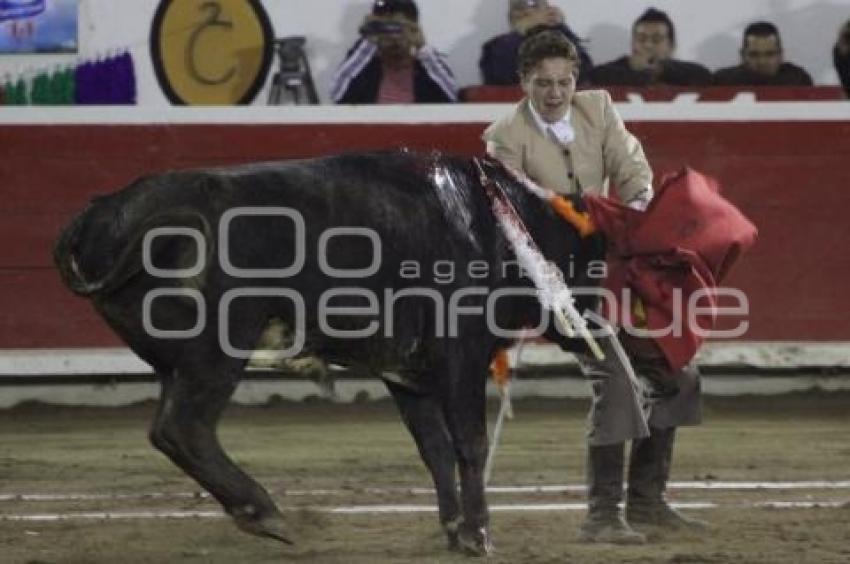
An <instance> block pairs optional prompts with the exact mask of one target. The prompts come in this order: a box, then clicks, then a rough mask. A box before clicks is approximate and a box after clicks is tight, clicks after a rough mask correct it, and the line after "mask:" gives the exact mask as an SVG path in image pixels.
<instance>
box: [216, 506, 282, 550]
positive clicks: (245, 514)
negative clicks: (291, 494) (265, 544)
mask: <svg viewBox="0 0 850 564" xmlns="http://www.w3.org/2000/svg"><path fill="white" fill-rule="evenodd" d="M231 516H232V517H233V521H234V522H235V523H236V526H237V527H239V528H240V529H242V530H243V531H245V532H246V533H249V534H252V535H256V536H258V537H265V538H269V539H274V540H276V541H280V542H282V543H286V544H295V543H293V542H292V540H291V539H290V538H289V533H288V531H287V527H286V523H285V522H284V520H283V517H282V516H281V515H280V514H279V513H275V514H272V515H267V516H266V517H257V516H256V514H255V513H254V512H252V511H234V512H232V513H231Z"/></svg>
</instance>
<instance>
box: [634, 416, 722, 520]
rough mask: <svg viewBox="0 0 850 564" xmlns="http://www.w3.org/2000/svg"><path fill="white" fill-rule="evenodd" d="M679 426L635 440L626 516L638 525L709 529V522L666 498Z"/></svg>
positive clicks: (656, 431) (651, 431)
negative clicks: (671, 505) (679, 507)
mask: <svg viewBox="0 0 850 564" xmlns="http://www.w3.org/2000/svg"><path fill="white" fill-rule="evenodd" d="M675 439H676V428H675V427H671V428H669V429H655V428H651V429H650V435H649V437H647V438H645V439H637V440H635V441H633V442H632V454H631V459H630V460H629V491H628V495H627V499H626V519H627V520H628V522H629V524H631V525H633V526H635V527H641V526H651V527H661V528H666V529H684V528H687V529H707V528H708V527H709V525H708V523H707V522H705V521H701V520H699V519H694V518H692V517H688V516H686V515H683V514H681V513H679V512H678V511H676V510H675V509H673V508H672V507H670V505H669V504H668V503H667V501H666V500H665V499H664V492H665V490H666V489H667V480H668V479H669V478H670V462H671V460H672V458H673V443H674V442H675Z"/></svg>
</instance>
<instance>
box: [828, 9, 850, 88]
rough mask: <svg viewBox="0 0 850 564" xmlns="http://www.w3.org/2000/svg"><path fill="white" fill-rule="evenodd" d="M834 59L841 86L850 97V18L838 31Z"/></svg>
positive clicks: (833, 51)
mask: <svg viewBox="0 0 850 564" xmlns="http://www.w3.org/2000/svg"><path fill="white" fill-rule="evenodd" d="M832 61H833V62H834V63H835V70H836V72H838V78H840V79H841V86H843V87H844V92H845V93H846V94H847V97H848V98H850V20H847V21H846V22H845V23H844V25H843V26H842V27H841V31H839V32H838V40H837V41H836V42H835V47H834V48H833V50H832Z"/></svg>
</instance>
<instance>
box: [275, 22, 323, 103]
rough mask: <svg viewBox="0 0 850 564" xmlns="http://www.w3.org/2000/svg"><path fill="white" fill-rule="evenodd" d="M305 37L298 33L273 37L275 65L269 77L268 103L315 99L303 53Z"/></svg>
mask: <svg viewBox="0 0 850 564" xmlns="http://www.w3.org/2000/svg"><path fill="white" fill-rule="evenodd" d="M306 41H307V40H306V39H305V38H304V37H302V36H297V37H295V36H293V37H283V38H281V39H275V41H274V48H275V52H276V53H277V59H278V65H279V69H278V71H277V72H276V73H275V74H274V76H273V77H272V86H271V89H270V90H269V102H268V103H269V105H270V106H281V105H292V104H294V105H302V104H318V103H319V96H318V94H316V86H315V84H314V83H313V75H312V73H311V72H310V63H309V61H308V60H307V55H306V54H305V53H304V43H306Z"/></svg>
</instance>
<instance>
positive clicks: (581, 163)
mask: <svg viewBox="0 0 850 564" xmlns="http://www.w3.org/2000/svg"><path fill="white" fill-rule="evenodd" d="M529 103H530V102H529V101H528V99H523V100H522V101H521V102H520V103H519V104H517V106H516V108H515V109H514V111H513V112H511V113H510V114H508V115H506V116H505V117H503V118H501V119H499V120H497V121H496V122H494V123H492V124H491V125H490V126H489V127H488V128H487V130H486V131H485V132H484V135H483V137H482V138H483V139H484V141H485V142H486V143H487V153H488V154H489V155H490V156H492V157H495V158H496V159H498V160H500V161H502V162H503V163H504V164H505V165H507V166H508V167H511V168H515V169H518V170H521V171H523V172H525V174H527V175H528V176H529V177H531V179H532V180H534V181H535V182H537V183H538V184H540V185H541V186H543V187H545V188H550V189H552V190H555V191H556V192H559V193H562V194H570V193H575V192H577V191H578V189H579V187H581V189H582V190H583V191H584V193H589V194H596V195H602V196H607V195H608V182H609V180H610V182H612V183H613V184H614V185H615V186H617V195H618V196H619V197H620V199H621V200H622V201H623V202H625V203H630V202H634V201H635V200H643V201H645V202H648V201H649V200H650V199H652V170H651V169H650V168H649V163H648V162H647V160H646V156H645V155H644V153H643V148H642V147H641V145H640V142H639V141H638V140H637V138H635V137H634V136H633V135H632V134H631V133H629V132H628V131H626V127H625V126H624V125H623V120H622V119H620V116H619V114H617V110H616V109H615V108H614V104H613V102H612V101H611V96H610V95H609V94H608V92H606V91H604V90H586V91H582V92H577V93H576V94H575V96H573V101H572V109H571V111H570V123H571V124H572V126H573V129H574V130H575V134H576V135H575V140H574V141H572V142H571V143H568V144H567V145H561V144H560V143H559V142H558V141H557V140H555V139H552V138H550V137H548V136H547V135H545V134H544V133H543V132H542V131H540V128H539V127H538V125H537V123H536V122H535V120H534V116H532V114H531V112H530V110H529V107H528V105H529Z"/></svg>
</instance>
